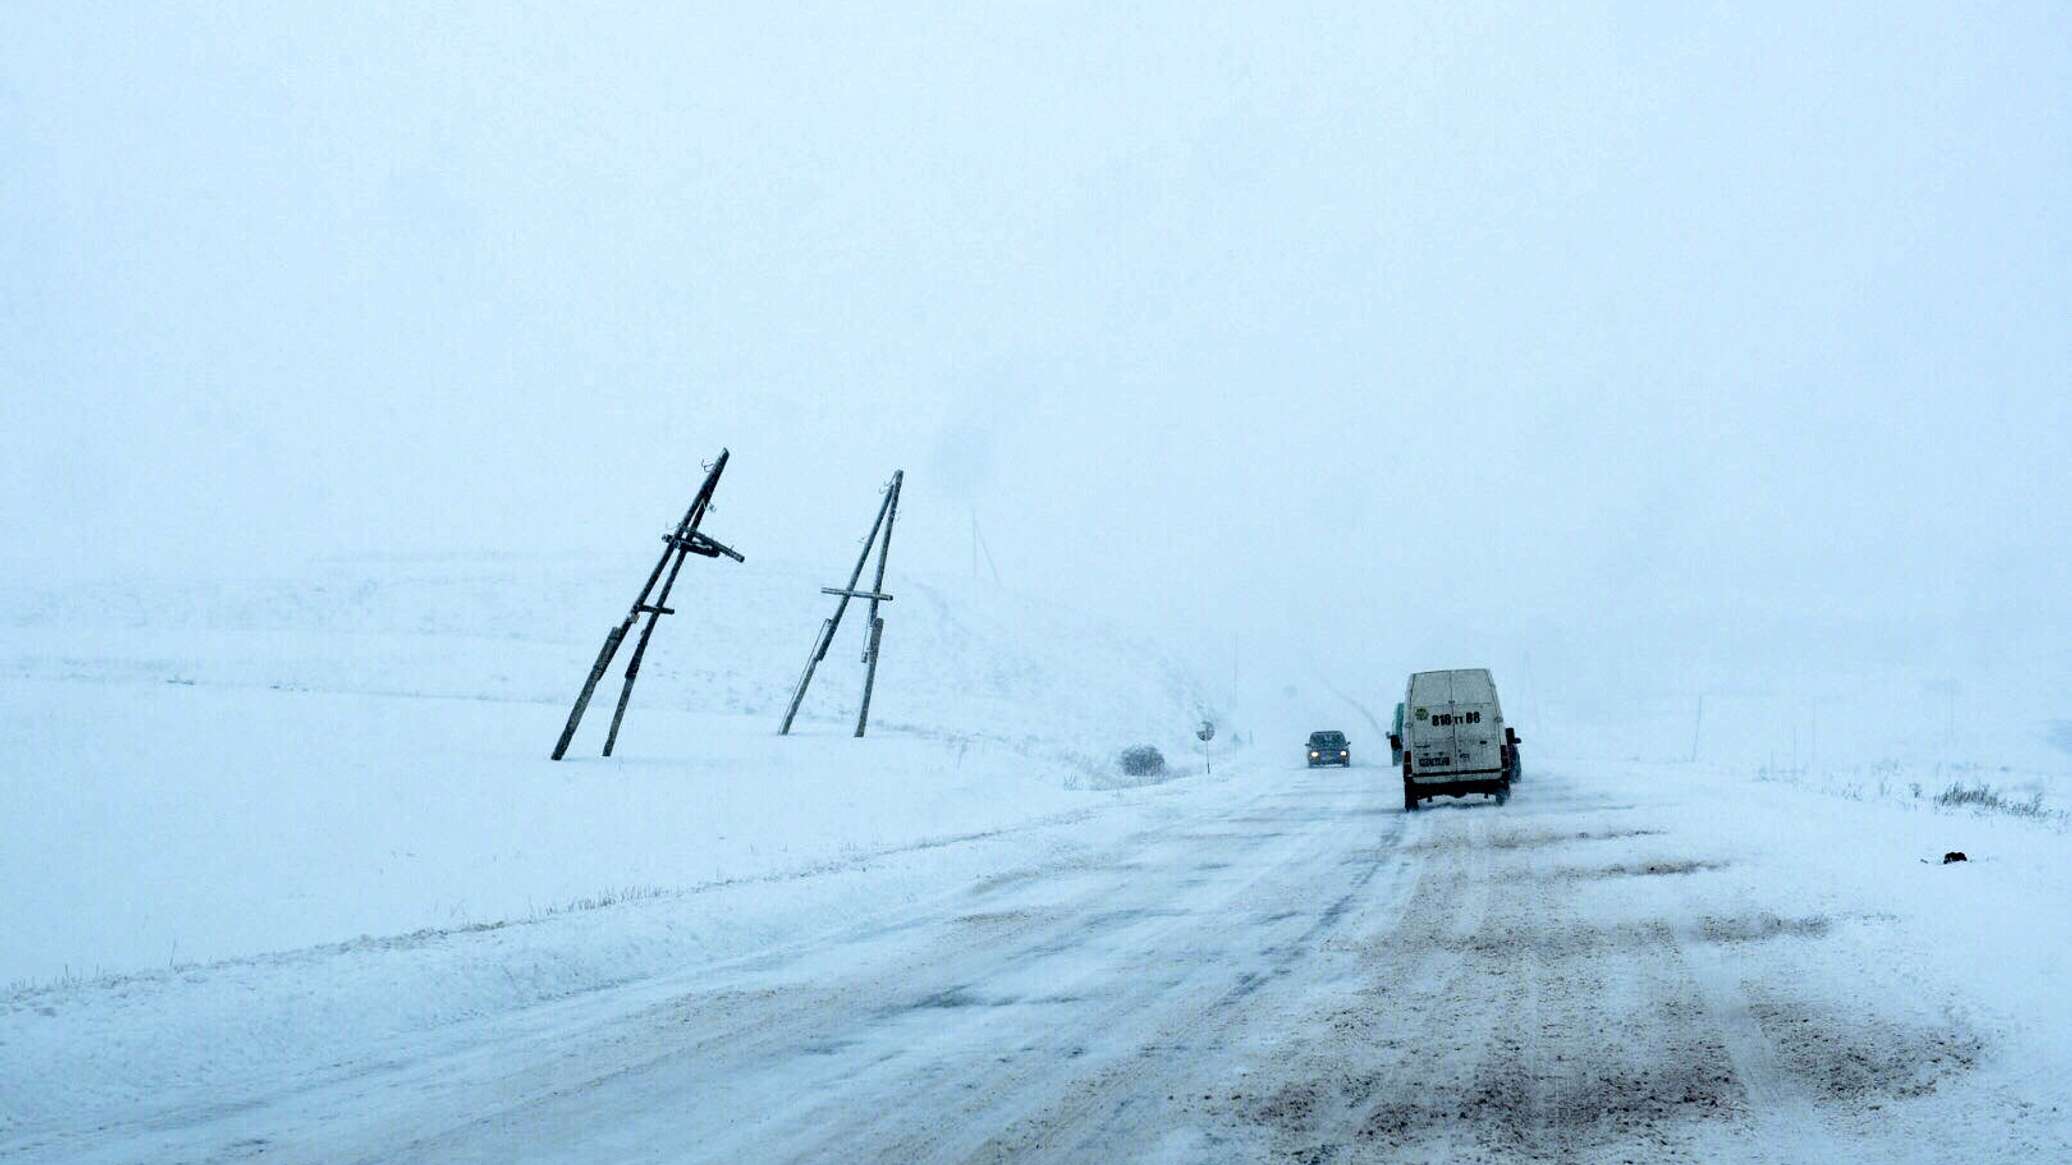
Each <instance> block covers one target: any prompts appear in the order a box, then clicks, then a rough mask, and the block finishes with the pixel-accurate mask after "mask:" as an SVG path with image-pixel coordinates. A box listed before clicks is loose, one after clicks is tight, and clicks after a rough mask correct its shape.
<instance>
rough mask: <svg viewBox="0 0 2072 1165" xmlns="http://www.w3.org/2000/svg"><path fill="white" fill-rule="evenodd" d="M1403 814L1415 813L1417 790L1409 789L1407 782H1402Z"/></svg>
mask: <svg viewBox="0 0 2072 1165" xmlns="http://www.w3.org/2000/svg"><path fill="white" fill-rule="evenodd" d="M1403 812H1405V813H1415V812H1417V790H1416V789H1413V788H1411V787H1410V782H1409V781H1404V782H1403Z"/></svg>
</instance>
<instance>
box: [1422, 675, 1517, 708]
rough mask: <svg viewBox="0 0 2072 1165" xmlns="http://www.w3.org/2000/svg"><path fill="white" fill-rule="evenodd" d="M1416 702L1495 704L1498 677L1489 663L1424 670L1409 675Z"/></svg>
mask: <svg viewBox="0 0 2072 1165" xmlns="http://www.w3.org/2000/svg"><path fill="white" fill-rule="evenodd" d="M1410 702H1411V703H1413V704H1494V703H1496V681H1495V680H1492V679H1490V678H1489V669H1488V668H1486V667H1463V668H1454V669H1452V670H1449V671H1421V672H1418V673H1416V674H1415V675H1412V676H1411V677H1410Z"/></svg>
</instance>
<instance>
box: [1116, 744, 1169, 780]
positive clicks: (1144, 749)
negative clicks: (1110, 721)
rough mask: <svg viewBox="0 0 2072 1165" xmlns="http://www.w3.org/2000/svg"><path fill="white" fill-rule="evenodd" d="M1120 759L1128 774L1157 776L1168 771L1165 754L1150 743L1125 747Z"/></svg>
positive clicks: (1125, 772)
mask: <svg viewBox="0 0 2072 1165" xmlns="http://www.w3.org/2000/svg"><path fill="white" fill-rule="evenodd" d="M1118 759H1119V760H1121V762H1122V771H1123V773H1124V775H1126V776H1132V777H1155V776H1158V775H1160V774H1161V773H1164V772H1165V771H1166V759H1165V754H1164V753H1162V752H1160V751H1158V750H1157V749H1155V748H1153V747H1151V746H1150V745H1148V744H1139V745H1136V746H1134V747H1131V748H1125V749H1123V750H1122V756H1121V757H1120V758H1118Z"/></svg>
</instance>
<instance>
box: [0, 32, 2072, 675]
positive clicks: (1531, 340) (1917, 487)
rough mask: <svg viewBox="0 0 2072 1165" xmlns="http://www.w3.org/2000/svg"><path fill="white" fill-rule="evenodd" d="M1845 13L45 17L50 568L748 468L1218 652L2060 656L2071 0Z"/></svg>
mask: <svg viewBox="0 0 2072 1165" xmlns="http://www.w3.org/2000/svg"><path fill="white" fill-rule="evenodd" d="M1813 7H1816V6H1807V5H1799V4H1784V5H1773V6H1748V5H1726V4H1720V5H1698V4H1688V5H1685V4H1677V5H1657V4H1633V5H1619V6H1612V7H1584V6H1561V7H1559V9H1558V10H1557V9H1556V6H1550V5H1540V4H1529V5H1519V6H1515V7H1510V6H1497V5H1491V4H1474V5H1442V6H1435V7H1432V8H1408V7H1396V6H1385V5H1376V4H1351V5H1344V6H1308V5H1250V6H1245V7H1242V8H1236V9H1219V8H1213V7H1211V6H1208V5H1204V4H1199V3H1186V4H1175V5H1123V4H1111V3H1097V4H1011V5H1010V4H944V5H941V6H939V7H934V8H913V7H907V6H897V7H895V6H891V5H862V4H839V5H837V4H830V5H826V6H813V7H796V6H786V5H777V4H727V5H716V6H705V7H694V6H692V5H689V4H682V3H668V4H656V5H652V6H631V5H625V6H610V7H607V6H593V5H538V6H526V7H519V6H506V5H487V6H480V7H466V6H462V5H458V4H451V5H448V4H441V5H419V4H396V5H375V4H338V5H329V6H323V5H309V4H295V5H273V4H252V5H229V4H206V5H194V6H191V7H152V6H147V5H142V4H130V3H120V4H112V5H89V4H79V3H62V4H40V3H38V4H11V5H9V6H8V9H7V14H6V16H5V25H6V32H5V34H4V35H0V392H4V396H5V402H6V404H5V417H4V426H0V475H4V476H0V485H4V487H5V496H4V498H0V526H4V532H5V537H4V539H0V567H4V569H5V571H6V572H7V574H8V576H9V577H10V578H11V579H13V580H15V581H23V582H30V583H36V582H42V581H46V580H55V579H60V578H67V577H74V576H78V575H108V574H117V575H119V574H128V573H132V572H138V571H143V572H167V571H177V572H181V573H233V574H235V573H250V572H255V571H266V572H273V571H299V570H303V569H306V563H307V562H308V561H309V560H310V559H312V558H313V557H316V556H319V555H325V554H336V553H343V554H361V553H389V552H397V553H416V552H425V551H438V550H445V549H458V550H467V551H473V550H481V549H491V550H508V549H527V550H537V551H542V552H548V553H559V552H566V551H573V552H583V553H591V552H598V553H603V554H620V555H624V556H627V557H629V558H630V559H638V560H644V559H646V557H647V556H648V554H649V553H650V551H651V549H652V545H651V539H652V537H653V534H654V533H655V532H656V531H657V530H658V529H659V528H660V527H661V526H663V525H666V524H667V523H668V522H669V521H671V520H673V518H674V516H675V515H676V513H677V512H678V511H679V510H680V509H681V507H682V506H683V504H684V503H685V501H686V500H687V498H688V494H689V492H690V490H691V489H692V487H693V486H694V485H695V482H696V479H697V477H698V474H699V470H698V462H699V461H700V460H701V459H704V458H708V457H710V456H711V455H712V454H713V453H714V452H715V451H717V450H718V448H719V447H720V446H722V445H726V446H730V447H731V448H732V449H733V452H734V461H733V465H732V467H731V468H730V470H729V472H728V478H727V481H726V483H725V484H724V485H723V487H722V492H721V509H720V511H719V512H718V513H717V514H716V515H715V517H714V520H713V523H712V529H713V531H714V532H715V533H716V534H718V535H719V536H720V537H722V538H724V539H726V540H728V541H730V542H734V543H736V544H738V545H739V546H741V548H742V549H743V550H745V551H746V552H748V553H749V554H750V556H751V560H752V561H756V560H759V556H760V558H779V559H797V560H803V561H807V562H814V561H819V560H826V561H828V562H829V563H830V564H831V566H835V565H838V564H839V562H840V560H841V559H842V558H844V557H845V556H846V555H847V554H849V553H850V552H851V547H852V544H853V540H854V538H855V537H856V536H857V535H858V534H860V533H861V530H862V527H863V526H864V525H865V524H866V523H867V522H868V520H869V517H870V513H871V509H872V507H873V506H874V505H875V501H876V498H875V493H874V491H875V489H876V487H877V485H878V484H879V483H880V482H881V481H882V480H883V479H884V478H885V477H886V476H888V475H889V473H890V471H891V470H892V469H893V468H895V467H904V468H906V469H907V470H908V472H909V488H908V492H907V495H906V507H905V512H904V513H903V516H902V526H901V532H900V539H899V544H898V547H897V551H896V553H897V555H898V557H897V558H896V559H895V571H894V574H895V577H896V576H897V574H898V569H897V568H898V567H900V566H907V567H909V568H912V569H925V570H928V571H931V572H935V573H941V574H951V575H957V574H964V573H968V571H969V560H970V553H971V544H970V539H969V528H970V523H971V520H972V515H973V514H974V513H975V514H976V515H977V518H978V520H979V522H980V523H981V524H982V527H983V530H984V533H985V536H986V539H987V541H988V543H989V544H990V546H991V549H992V552H993V556H994V558H995V560H996V561H997V563H998V567H999V570H1000V572H1001V574H1002V576H1003V577H1004V578H1005V580H1006V582H1007V583H1008V584H1009V585H1012V586H1016V587H1020V588H1026V589H1031V590H1044V591H1049V592H1054V593H1057V594H1059V595H1062V596H1065V597H1067V598H1068V599H1069V600H1070V601H1073V602H1075V603H1076V604H1078V605H1080V606H1083V607H1089V608H1093V609H1096V610H1101V611H1106V612H1109V613H1111V614H1114V615H1116V616H1118V617H1121V618H1124V619H1128V620H1131V621H1133V622H1136V623H1139V624H1140V625H1145V626H1149V627H1154V628H1157V629H1160V630H1167V631H1172V632H1176V633H1179V634H1181V635H1183V636H1187V637H1192V638H1193V639H1196V640H1200V641H1208V640H1214V641H1216V642H1218V643H1221V642H1222V641H1223V640H1225V639H1226V638H1227V639H1229V640H1231V641H1232V642H1235V643H1239V644H1242V643H1244V642H1245V640H1246V639H1247V638H1250V639H1251V640H1252V641H1253V642H1255V643H1262V642H1270V643H1274V644H1279V645H1287V644H1305V643H1306V644H1319V645H1323V644H1329V643H1331V642H1333V641H1336V640H1341V639H1348V638H1350V639H1362V638H1371V637H1374V636H1387V635H1394V636H1397V637H1398V643H1399V644H1400V645H1402V646H1404V647H1405V648H1406V649H1412V648H1414V649H1416V650H1420V651H1432V652H1446V651H1448V650H1449V649H1450V648H1451V647H1452V646H1453V645H1455V644H1456V643H1459V644H1462V645H1465V646H1467V647H1470V648H1471V647H1472V646H1473V643H1472V639H1473V637H1472V636H1465V635H1464V636H1462V637H1460V638H1459V639H1456V638H1455V637H1454V636H1455V633H1454V632H1453V631H1451V630H1449V628H1453V627H1458V626H1461V625H1464V624H1467V623H1473V622H1476V621H1478V620H1480V621H1481V625H1482V626H1485V627H1487V626H1510V625H1512V624H1513V623H1514V622H1516V621H1519V620H1525V621H1529V622H1530V623H1532V624H1533V625H1536V626H1540V627H1543V628H1548V629H1550V633H1551V630H1552V629H1555V628H1559V629H1560V630H1561V631H1562V633H1564V634H1567V635H1570V636H1575V635H1578V634H1582V633H1585V632H1587V631H1588V630H1589V629H1590V628H1592V627H1593V626H1594V622H1595V621H1600V620H1618V619H1623V618H1627V617H1630V618H1632V619H1633V620H1635V621H1637V622H1655V621H1659V620H1663V619H1672V620H1676V619H1689V620H1692V621H1693V622H1694V624H1695V625H1696V626H1698V627H1699V628H1700V629H1701V631H1702V632H1703V633H1704V634H1706V635H1709V636H1712V637H1714V638H1718V639H1722V640H1724V639H1726V638H1730V637H1731V636H1732V634H1733V629H1734V628H1735V627H1736V626H1738V625H1740V623H1739V622H1738V621H1740V620H1745V619H1746V618H1747V617H1748V613H1749V612H1769V613H1772V614H1776V613H1786V614H1789V613H1794V612H1796V613H1802V614H1808V615H1813V616H1820V617H1828V616H1833V615H1836V614H1838V613H1844V614H1846V613H1868V614H1870V615H1872V616H1875V617H1877V618H1881V619H1896V620H1918V621H1919V622H1921V623H1923V624H1936V625H1942V624H1945V623H1949V622H1950V621H1952V620H1958V621H1960V622H1961V621H1964V620H1969V622H1968V623H1965V624H1964V625H1966V626H1970V625H1976V624H1977V623H1978V622H1980V621H1991V620H2011V619H2021V620H2026V621H2028V625H2029V626H2031V627H2032V628H2040V630H2041V633H2042V634H2043V636H2044V637H2046V638H2049V637H2052V636H2056V637H2059V638H2060V639H2061V638H2062V635H2063V633H2064V632H2065V630H2066V629H2067V627H2068V625H2072V620H2068V619H2067V613H2068V610H2072V597H2068V595H2072V587H2068V585H2067V584H2068V579H2067V577H2066V576H2067V570H2066V563H2067V561H2068V551H2072V480H2068V477H2072V475H2068V471H2067V454H2068V452H2072V405H2068V402H2067V394H2068V389H2072V324H2068V321H2072V209H2068V208H2072V7H2067V6H2065V5H2062V4H2007V5H1948V4H1928V5H1901V4H1892V3H1877V4H1865V5H1861V6H1841V7H1839V8H1835V9H1832V10H1827V11H1817V12H1815V11H1808V10H1807V9H1809V8H1813ZM1817 7H1821V8H1826V7H1827V6H1817ZM644 567H645V562H644V561H639V562H636V563H635V564H634V565H633V567H632V573H633V574H635V575H638V574H639V573H640V572H641V570H643V569H644ZM635 582H637V578H631V579H629V588H630V586H631V585H632V584H633V583H635ZM1406 628H1415V631H1414V633H1412V632H1407V631H1406V630H1405V629H1406ZM1406 635H1407V636H1409V637H1408V638H1407V639H1405V638H1404V637H1405V636H1406ZM1319 649H1320V650H1326V651H1332V650H1337V649H1336V648H1331V647H1320V648H1319ZM1228 650H1229V649H1228V648H1218V651H1220V652H1225V653H1227V651H1228ZM1240 650H1248V649H1247V648H1243V647H1241V648H1240ZM1463 662H1464V661H1463Z"/></svg>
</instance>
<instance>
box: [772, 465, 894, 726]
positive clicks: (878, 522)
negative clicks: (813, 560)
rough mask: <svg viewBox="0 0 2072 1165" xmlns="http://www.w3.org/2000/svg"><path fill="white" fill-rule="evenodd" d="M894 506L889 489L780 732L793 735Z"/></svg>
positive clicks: (817, 641)
mask: <svg viewBox="0 0 2072 1165" xmlns="http://www.w3.org/2000/svg"><path fill="white" fill-rule="evenodd" d="M891 508H892V494H891V493H890V492H889V491H888V492H887V493H886V495H885V500H884V501H882V502H879V503H878V516H877V517H876V518H874V519H872V521H871V530H870V533H869V534H867V535H865V536H864V539H863V550H862V551H861V552H860V553H858V554H857V556H856V567H855V569H853V570H851V571H850V572H849V585H848V586H846V587H843V588H842V589H841V590H840V591H837V592H835V593H836V594H838V595H840V596H841V597H840V599H839V601H837V602H836V603H835V613H834V616H833V617H832V618H830V619H828V620H826V621H824V622H823V623H821V625H820V635H819V637H818V638H816V639H815V640H814V641H813V650H812V651H811V652H810V653H809V654H808V655H807V656H806V670H805V671H803V672H801V673H800V674H799V682H798V686H797V687H794V688H793V689H792V690H791V704H790V706H788V707H786V708H785V710H784V723H782V724H780V725H778V726H777V735H779V736H789V735H791V725H792V721H794V720H796V719H798V715H799V705H800V704H802V703H804V702H805V700H806V689H807V688H808V687H810V686H812V683H813V673H814V671H815V670H816V669H818V668H819V667H820V661H821V660H823V659H826V658H827V649H828V645H830V644H832V643H833V642H834V640H835V632H836V631H837V630H839V629H840V628H841V626H842V614H843V612H845V611H847V610H848V609H849V600H850V599H851V598H853V597H854V596H855V594H856V583H857V581H858V580H859V579H861V578H863V568H864V566H865V565H866V564H868V563H869V562H870V559H871V551H872V550H873V549H875V548H876V547H877V544H878V531H879V530H880V529H882V528H883V527H884V525H885V515H886V513H887V511H889V510H890V509H891Z"/></svg>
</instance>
